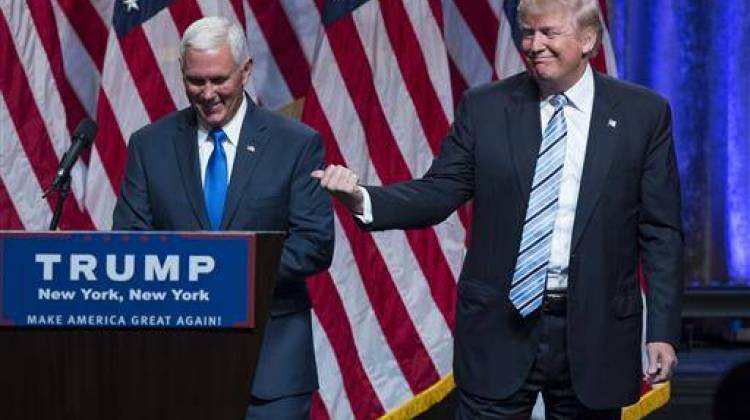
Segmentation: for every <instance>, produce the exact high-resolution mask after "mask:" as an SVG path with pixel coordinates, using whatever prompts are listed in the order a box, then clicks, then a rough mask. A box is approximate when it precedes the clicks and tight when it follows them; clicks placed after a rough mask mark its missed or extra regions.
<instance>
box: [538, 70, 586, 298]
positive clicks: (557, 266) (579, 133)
mask: <svg viewBox="0 0 750 420" xmlns="http://www.w3.org/2000/svg"><path fill="white" fill-rule="evenodd" d="M563 93H564V94H565V96H566V97H567V98H568V104H567V105H566V106H565V109H563V113H564V114H565V123H566V125H567V128H568V137H567V140H566V143H565V163H563V169H562V180H561V183H560V196H559V197H558V207H557V216H556V217H555V227H554V229H553V231H552V243H551V249H550V258H549V265H548V266H547V290H561V289H565V288H567V286H568V264H569V262H570V245H571V239H572V236H573V222H574V221H575V216H576V206H577V205H578V190H579V189H580V187H581V174H582V173H583V161H584V158H585V157H586V144H587V143H588V138H589V126H590V125H591V110H592V109H593V106H594V74H593V72H592V70H591V67H590V66H586V71H585V72H584V73H583V76H582V77H581V78H580V79H579V80H578V82H576V84H574V85H573V86H572V87H571V88H570V89H568V90H566V91H565V92H563ZM551 97H552V96H550V97H547V98H544V99H543V100H542V101H541V102H540V103H539V114H540V117H541V120H542V133H543V132H544V130H545V128H547V124H548V123H549V120H550V119H551V118H552V114H553V113H554V111H555V107H554V106H552V104H550V103H549V99H550V98H551Z"/></svg>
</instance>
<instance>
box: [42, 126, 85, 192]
mask: <svg viewBox="0 0 750 420" xmlns="http://www.w3.org/2000/svg"><path fill="white" fill-rule="evenodd" d="M94 135H96V123H95V122H94V121H92V120H91V119H90V118H84V119H83V120H81V122H79V123H78V126H77V127H76V129H75V131H73V138H72V139H71V144H70V148H69V149H68V151H67V152H65V154H64V155H63V157H62V159H61V160H60V166H58V167H57V172H55V179H53V180H52V185H51V186H50V191H51V190H59V189H60V188H61V187H62V185H63V184H64V183H65V180H66V179H68V177H70V170H71V169H73V165H74V164H75V163H76V161H77V160H78V156H80V155H81V152H83V151H84V150H85V149H86V148H88V147H90V146H91V143H93V142H94Z"/></svg>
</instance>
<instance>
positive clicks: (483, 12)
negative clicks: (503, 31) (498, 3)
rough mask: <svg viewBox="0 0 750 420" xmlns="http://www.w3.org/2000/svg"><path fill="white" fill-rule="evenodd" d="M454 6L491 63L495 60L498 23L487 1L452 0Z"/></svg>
mask: <svg viewBox="0 0 750 420" xmlns="http://www.w3.org/2000/svg"><path fill="white" fill-rule="evenodd" d="M453 3H454V4H455V5H456V8H457V9H458V11H459V12H460V13H461V16H463V17H464V21H465V22H466V25H467V26H468V27H469V29H470V30H471V33H472V34H473V35H474V39H476V41H477V44H479V47H480V48H481V49H482V52H483V53H484V57H485V58H486V59H487V61H488V62H489V63H490V65H492V63H494V62H495V48H496V47H497V30H498V28H499V27H500V23H499V21H498V19H497V15H495V12H494V11H493V10H492V8H490V5H489V3H487V1H477V0H472V1H461V0H453Z"/></svg>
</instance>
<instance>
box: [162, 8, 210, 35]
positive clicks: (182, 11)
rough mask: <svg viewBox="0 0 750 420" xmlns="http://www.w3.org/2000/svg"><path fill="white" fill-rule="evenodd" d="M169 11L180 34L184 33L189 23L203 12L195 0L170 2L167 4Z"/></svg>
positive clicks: (201, 15) (198, 17)
mask: <svg viewBox="0 0 750 420" xmlns="http://www.w3.org/2000/svg"><path fill="white" fill-rule="evenodd" d="M169 13H170V14H171V15H172V20H173V21H174V24H175V26H176V27H177V31H178V32H179V33H180V36H182V34H183V33H185V29H187V28H188V26H190V24H191V23H193V22H195V21H196V20H198V19H200V18H201V17H203V12H202V11H201V8H200V7H198V3H196V2H195V0H183V1H181V2H179V3H172V4H170V5H169Z"/></svg>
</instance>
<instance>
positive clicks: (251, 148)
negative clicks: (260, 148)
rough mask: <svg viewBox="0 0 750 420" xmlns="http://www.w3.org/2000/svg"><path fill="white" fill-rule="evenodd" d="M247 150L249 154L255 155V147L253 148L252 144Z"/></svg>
mask: <svg viewBox="0 0 750 420" xmlns="http://www.w3.org/2000/svg"><path fill="white" fill-rule="evenodd" d="M246 150H247V151H248V152H250V153H255V146H253V145H252V144H250V145H248V146H247V149H246Z"/></svg>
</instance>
